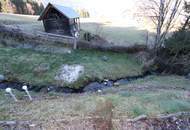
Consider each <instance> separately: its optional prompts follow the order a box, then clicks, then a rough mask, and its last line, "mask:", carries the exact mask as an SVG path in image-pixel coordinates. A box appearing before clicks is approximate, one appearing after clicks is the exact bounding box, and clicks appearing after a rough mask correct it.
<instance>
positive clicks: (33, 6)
mask: <svg viewBox="0 0 190 130" xmlns="http://www.w3.org/2000/svg"><path fill="white" fill-rule="evenodd" d="M43 9H44V7H43V5H42V3H38V2H36V1H34V0H1V1H0V12H4V13H17V14H30V15H39V14H40V13H41V12H42V10H43Z"/></svg>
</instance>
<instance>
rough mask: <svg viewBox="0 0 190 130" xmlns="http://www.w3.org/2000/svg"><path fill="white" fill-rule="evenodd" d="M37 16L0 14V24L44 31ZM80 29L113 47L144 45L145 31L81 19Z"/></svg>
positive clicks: (150, 39)
mask: <svg viewBox="0 0 190 130" xmlns="http://www.w3.org/2000/svg"><path fill="white" fill-rule="evenodd" d="M37 19H38V16H28V15H15V14H0V23H4V24H7V25H15V26H18V27H19V28H21V29H23V30H25V31H29V32H35V31H44V29H43V24H42V22H40V21H37ZM81 29H82V30H84V31H88V32H90V33H92V34H97V35H100V36H101V37H103V38H105V39H106V40H108V41H109V42H110V43H112V44H113V45H118V46H131V45H134V44H146V37H147V30H146V29H140V28H139V27H136V26H132V25H127V22H126V26H125V27H122V26H120V23H107V22H106V21H101V22H100V21H98V20H97V21H93V19H83V18H81ZM152 42H153V35H152V34H151V33H150V34H149V41H148V43H149V44H151V43H152Z"/></svg>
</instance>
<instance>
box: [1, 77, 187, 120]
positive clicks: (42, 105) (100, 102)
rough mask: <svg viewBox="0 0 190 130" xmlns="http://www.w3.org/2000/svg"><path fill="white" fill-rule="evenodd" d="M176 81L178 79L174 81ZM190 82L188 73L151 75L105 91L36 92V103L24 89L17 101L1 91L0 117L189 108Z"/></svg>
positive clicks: (124, 114) (139, 112) (163, 111)
mask: <svg viewBox="0 0 190 130" xmlns="http://www.w3.org/2000/svg"><path fill="white" fill-rule="evenodd" d="M174 81H176V82H178V83H176V84H173V83H174ZM157 83H159V84H157ZM189 84H190V81H189V80H187V79H185V78H184V77H179V76H149V77H146V78H145V79H139V80H137V81H134V82H131V83H129V84H128V85H124V86H120V87H119V88H111V89H109V90H105V91H104V92H103V93H104V94H97V93H94V94H90V93H86V94H76V95H75V94H74V95H69V96H63V95H62V94H61V95H59V94H53V93H52V94H49V95H46V96H45V95H43V96H42V95H41V94H39V93H38V94H36V93H33V97H36V100H35V101H33V102H32V103H27V102H26V101H24V100H23V99H22V98H21V97H22V96H20V95H23V93H20V92H19V93H17V95H18V97H20V98H21V99H22V100H21V101H20V102H19V103H13V102H12V101H11V100H10V99H9V98H8V97H6V96H5V95H4V92H2V91H1V93H0V97H1V104H2V105H1V107H0V111H1V116H0V117H1V118H0V119H1V120H2V119H7V120H35V121H42V120H43V121H50V120H52V119H56V120H59V119H69V117H81V118H82V117H88V116H90V117H93V116H100V117H106V116H109V114H110V113H112V114H113V115H112V117H111V118H114V119H116V118H123V117H125V118H134V117H137V116H139V115H142V114H146V115H148V116H150V117H154V116H156V115H159V114H169V113H176V112H180V111H189V110H190V102H189V101H190V96H189V90H190V88H189ZM152 86H154V87H152ZM44 97H45V98H44ZM3 101H6V102H4V103H3ZM111 110H113V111H112V112H111ZM105 113H106V114H105Z"/></svg>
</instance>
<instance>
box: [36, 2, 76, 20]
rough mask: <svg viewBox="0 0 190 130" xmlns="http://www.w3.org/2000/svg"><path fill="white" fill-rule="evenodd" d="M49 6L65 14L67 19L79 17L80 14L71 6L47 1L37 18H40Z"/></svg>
mask: <svg viewBox="0 0 190 130" xmlns="http://www.w3.org/2000/svg"><path fill="white" fill-rule="evenodd" d="M51 7H53V8H55V9H56V10H57V11H59V12H60V13H61V14H63V15H65V16H66V17H67V18H69V19H73V18H79V17H80V15H79V14H78V13H77V12H76V11H75V10H74V9H72V8H69V7H65V6H62V5H56V4H51V3H49V4H48V5H47V6H46V8H45V9H44V11H43V12H42V13H41V15H40V17H39V19H38V20H42V19H43V17H44V16H45V15H46V13H47V12H48V10H49V9H50V8H51Z"/></svg>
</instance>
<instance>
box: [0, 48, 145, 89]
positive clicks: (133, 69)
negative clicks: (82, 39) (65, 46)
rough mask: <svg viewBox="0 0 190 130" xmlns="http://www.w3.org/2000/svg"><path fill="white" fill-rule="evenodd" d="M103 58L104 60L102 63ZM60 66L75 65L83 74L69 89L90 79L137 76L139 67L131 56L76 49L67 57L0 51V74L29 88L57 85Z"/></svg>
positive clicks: (7, 50)
mask: <svg viewBox="0 0 190 130" xmlns="http://www.w3.org/2000/svg"><path fill="white" fill-rule="evenodd" d="M103 56H106V57H107V58H108V61H103V60H102V57H103ZM40 64H48V65H49V70H47V71H45V72H36V71H35V69H36V68H37V67H38V66H40ZM63 64H69V65H73V64H79V65H82V66H84V69H85V72H84V74H83V75H82V76H81V78H80V79H79V80H78V81H77V82H76V83H74V84H71V85H69V86H70V87H82V86H83V84H84V83H86V82H88V81H91V80H95V79H97V80H103V79H117V78H121V77H127V76H135V75H139V74H141V64H140V63H139V62H138V61H137V60H136V59H135V57H134V56H132V55H128V54H118V53H111V52H100V51H86V50H77V51H73V52H72V53H71V54H51V53H42V52H35V51H32V50H27V49H13V48H4V47H1V48H0V73H1V74H4V75H5V76H6V77H8V78H9V79H10V80H17V81H21V82H26V83H29V84H32V85H38V86H41V85H58V86H59V85H61V84H62V83H61V84H59V83H58V82H56V81H55V78H54V77H55V75H56V74H57V73H58V71H59V69H60V67H61V65H63Z"/></svg>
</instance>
